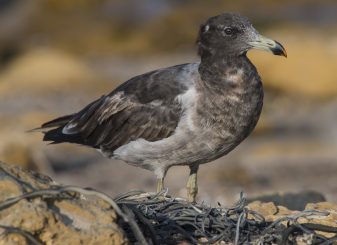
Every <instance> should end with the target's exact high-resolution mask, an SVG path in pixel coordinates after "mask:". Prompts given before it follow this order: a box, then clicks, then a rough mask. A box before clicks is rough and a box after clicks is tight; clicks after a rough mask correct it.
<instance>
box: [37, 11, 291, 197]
mask: <svg viewBox="0 0 337 245" xmlns="http://www.w3.org/2000/svg"><path fill="white" fill-rule="evenodd" d="M197 44H198V53H199V55H200V57H201V62H200V63H190V64H183V65H177V66H173V67H168V68H164V69H159V70H156V71H152V72H149V73H146V74H143V75H140V76H136V77H134V78H131V79H130V80H128V81H126V82H125V83H123V84H122V85H120V86H119V87H118V88H116V89H115V90H114V91H112V92H111V93H110V94H108V95H104V96H102V97H101V98H100V99H98V100H96V101H93V102H92V103H90V104H89V105H87V106H86V107H85V108H84V109H82V110H81V111H79V112H77V113H74V114H71V115H67V116H63V117H60V118H57V119H55V120H52V121H50V122H47V123H45V124H43V125H42V127H41V129H42V130H44V131H45V132H44V133H45V135H44V140H45V141H52V142H53V143H63V142H70V143H77V144H82V145H87V146H90V147H94V148H97V149H99V150H100V151H101V152H102V153H103V154H104V155H105V156H107V157H109V158H113V159H120V160H123V161H125V162H127V163H129V164H132V165H134V166H137V167H142V168H145V169H148V170H151V171H153V172H154V173H155V175H156V176H157V178H158V186H157V190H158V191H160V190H161V189H162V188H163V181H164V177H165V174H166V172H167V170H168V169H169V168H170V167H171V166H174V165H188V166H189V167H190V176H189V179H188V183H187V190H188V199H189V200H190V201H195V197H196V194H197V191H198V189H197V171H198V168H199V164H203V163H207V162H210V161H213V160H215V159H217V158H219V157H221V156H223V155H225V154H227V153H228V152H230V151H231V150H233V149H234V148H235V147H236V146H237V145H238V144H239V143H240V142H241V141H242V140H244V139H245V138H246V137H247V136H248V135H249V134H250V133H251V132H252V130H253V129H254V127H255V125H256V123H257V121H258V119H259V116H260V113H261V109H262V103H263V88H262V83H261V80H260V77H259V75H258V73H257V71H256V68H255V67H254V65H253V64H252V63H251V62H250V61H249V59H248V58H247V56H246V53H247V51H248V50H249V49H251V48H256V49H262V50H267V51H271V52H272V53H274V54H275V55H283V56H286V51H285V49H284V48H283V47H282V45H281V44H280V43H278V42H276V41H273V40H271V39H268V38H266V37H263V36H261V35H259V33H258V32H257V31H256V30H255V29H254V28H253V26H252V25H251V24H250V22H249V21H248V20H247V19H246V18H245V17H242V16H240V15H238V14H228V13H226V14H221V15H218V16H214V17H211V18H209V19H208V20H207V21H206V23H205V24H203V25H201V27H200V31H199V35H198V40H197Z"/></svg>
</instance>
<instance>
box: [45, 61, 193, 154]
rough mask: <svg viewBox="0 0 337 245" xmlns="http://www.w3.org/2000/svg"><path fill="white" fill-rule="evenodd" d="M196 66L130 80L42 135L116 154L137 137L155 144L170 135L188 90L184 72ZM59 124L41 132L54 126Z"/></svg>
mask: <svg viewBox="0 0 337 245" xmlns="http://www.w3.org/2000/svg"><path fill="white" fill-rule="evenodd" d="M195 67H196V66H194V65H191V64H186V65H180V66H175V67H170V68H166V69H162V70H157V71H154V72H150V73H147V74H144V75H141V76H138V77H135V78H132V79H130V80H128V81H127V82H125V83H124V84H122V85H121V86H120V87H118V88H117V89H116V90H114V91H113V92H111V93H110V94H109V95H107V96H103V97H101V98H100V99H98V100H96V101H94V102H92V103H91V104H89V105H88V106H86V107H85V108H84V109H83V110H81V111H80V112H78V113H76V114H73V115H70V116H66V117H61V118H60V122H61V124H59V125H58V127H57V128H54V129H52V130H49V131H47V132H45V137H44V140H46V141H53V143H62V142H71V143H78V144H83V145H88V146H92V147H95V148H101V149H103V150H108V151H114V150H115V149H117V148H118V147H120V146H122V145H124V144H127V143H128V142H130V141H132V140H136V139H139V138H143V139H145V140H148V141H157V140H160V139H163V138H166V137H169V136H170V135H171V134H172V133H173V132H174V130H175V129H176V127H177V124H178V122H179V120H180V117H181V113H182V108H181V105H180V104H179V102H178V101H177V100H176V97H177V96H178V95H179V94H183V93H184V92H186V90H187V89H188V88H189V87H190V86H192V84H193V81H190V80H189V79H187V80H186V79H185V78H186V74H185V73H188V74H191V73H193V71H191V69H192V68H193V69H195ZM57 121H58V120H57V119H56V120H52V121H51V122H49V123H46V124H44V125H42V128H48V127H50V124H52V126H55V125H57ZM65 121H66V123H65Z"/></svg>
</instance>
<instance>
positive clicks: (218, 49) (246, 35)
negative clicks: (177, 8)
mask: <svg viewBox="0 0 337 245" xmlns="http://www.w3.org/2000/svg"><path fill="white" fill-rule="evenodd" d="M197 43H198V46H199V47H198V48H199V55H201V56H203V55H221V56H239V55H242V54H245V53H246V52H247V51H248V50H249V49H251V48H255V49H261V50H266V51H270V52H272V53H273V54H275V55H283V56H285V57H287V53H286V50H285V49H284V47H283V46H282V45H281V44H280V43H279V42H277V41H274V40H272V39H269V38H266V37H264V36H262V35H260V34H259V33H258V32H257V31H256V30H255V28H254V27H253V26H252V24H251V23H250V22H249V20H248V19H247V18H245V17H243V16H241V15H239V14H231V13H225V14H221V15H218V16H214V17H211V18H209V19H208V20H207V21H206V23H205V24H203V25H201V27H200V31H199V36H198V40H197Z"/></svg>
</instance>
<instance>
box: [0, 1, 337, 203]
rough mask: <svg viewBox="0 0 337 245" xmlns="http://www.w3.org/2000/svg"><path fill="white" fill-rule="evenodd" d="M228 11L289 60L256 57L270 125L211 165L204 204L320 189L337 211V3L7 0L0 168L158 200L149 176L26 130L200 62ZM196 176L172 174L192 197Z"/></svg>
mask: <svg viewBox="0 0 337 245" xmlns="http://www.w3.org/2000/svg"><path fill="white" fill-rule="evenodd" d="M222 12H238V13H241V14H242V15H245V16H247V17H248V18H249V19H250V20H251V21H252V23H253V24H254V26H255V27H256V29H258V30H259V32H260V33H262V34H263V35H265V36H268V37H270V38H273V39H276V40H278V41H279V42H281V43H282V44H283V45H284V46H285V47H286V49H287V52H288V58H287V59H285V58H283V57H278V56H273V55H271V54H269V53H265V52H260V51H250V52H249V54H248V55H249V57H250V58H251V60H252V61H253V63H254V64H255V65H256V66H257V68H258V70H259V73H260V75H261V77H262V79H263V82H264V86H265V90H266V97H265V101H264V103H265V106H264V109H263V113H262V117H261V119H260V121H259V123H258V126H257V128H256V130H255V131H254V133H253V135H251V136H250V137H249V138H248V139H247V140H246V141H245V142H244V143H242V144H241V145H240V146H239V147H237V148H236V149H235V150H234V151H233V152H231V153H230V154H229V155H228V156H226V157H223V158H221V159H218V160H217V161H215V162H214V163H210V164H206V165H203V166H201V169H200V171H199V173H200V175H199V200H205V201H206V202H208V203H216V202H217V201H219V202H221V203H222V204H225V205H227V204H228V205H230V204H232V203H233V202H234V201H235V200H236V199H237V198H238V195H239V193H240V191H244V192H245V194H246V195H247V196H248V197H255V196H259V195H266V194H272V193H283V192H300V191H306V190H314V191H318V192H320V193H322V194H323V195H324V196H325V197H326V198H327V199H328V200H329V201H334V202H337V181H336V179H337V130H336V127H337V125H336V120H337V2H336V1H328V0H326V1H316V0H300V1H294V0H285V1H270V0H259V1H243V0H240V1H219V0H213V1H204V0H193V1H192V0H185V1H181V0H170V1H168V0H143V1H138V0H72V1H69V0H34V1H32V0H31V1H28V0H0V160H1V161H5V162H7V163H11V164H18V165H21V166H24V167H26V168H30V169H33V170H38V171H40V172H42V173H44V174H47V175H49V176H51V177H52V178H54V179H55V180H56V181H57V182H61V183H64V184H75V185H80V186H90V187H93V188H96V189H98V190H101V191H104V192H106V193H108V194H111V195H116V194H118V193H122V192H126V191H128V190H131V189H142V190H146V191H154V190H155V186H156V185H155V177H154V175H152V174H151V173H150V172H148V171H146V170H143V169H140V168H135V167H132V166H129V165H127V164H125V163H122V162H118V161H112V160H109V159H105V158H104V157H103V156H101V155H100V154H99V153H98V152H96V151H95V150H92V149H88V148H85V147H79V146H76V145H69V144H63V145H56V146H55V145H54V146H48V145H47V144H46V143H45V142H41V139H42V135H41V134H40V133H27V132H26V131H27V130H29V129H32V128H35V127H38V126H40V125H41V123H43V122H45V121H47V120H50V119H53V118H54V117H58V116H60V115H64V114H68V113H72V112H75V111H78V110H79V109H81V108H82V107H83V106H85V105H86V104H87V103H89V102H90V101H91V100H93V99H96V98H98V97H99V96H101V95H102V94H104V93H108V92H110V91H111V90H112V89H114V88H115V87H116V86H117V85H118V84H120V83H121V82H123V81H125V80H127V79H128V78H131V77H132V76H135V75H138V74H141V73H145V72H147V71H150V70H153V69H157V68H161V67H166V66H171V65H175V64H181V63H186V62H195V61H198V57H197V55H196V45H195V39H196V35H197V32H198V28H199V25H200V24H201V23H202V22H203V21H205V20H206V19H207V18H208V17H210V16H213V15H217V14H219V13H222ZM187 176H188V170H187V168H185V167H173V168H171V169H170V170H169V172H168V176H167V178H166V187H168V188H169V193H170V194H172V195H175V196H182V197H185V184H186V181H187Z"/></svg>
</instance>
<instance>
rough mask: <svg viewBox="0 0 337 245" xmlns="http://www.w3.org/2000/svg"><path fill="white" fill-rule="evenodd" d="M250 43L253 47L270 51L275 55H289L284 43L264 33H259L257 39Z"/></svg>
mask: <svg viewBox="0 0 337 245" xmlns="http://www.w3.org/2000/svg"><path fill="white" fill-rule="evenodd" d="M249 45H251V47H252V48H256V49H261V50H265V51H269V52H272V53H273V54H275V55H282V56H284V57H287V52H286V50H285V48H284V47H283V46H282V44H280V43H279V42H277V41H274V40H272V39H269V38H266V37H264V36H262V35H258V36H257V39H256V40H254V41H251V42H249Z"/></svg>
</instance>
